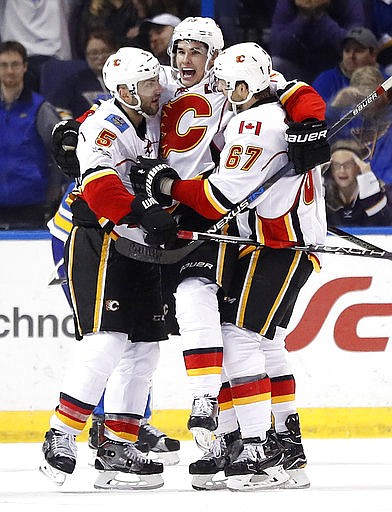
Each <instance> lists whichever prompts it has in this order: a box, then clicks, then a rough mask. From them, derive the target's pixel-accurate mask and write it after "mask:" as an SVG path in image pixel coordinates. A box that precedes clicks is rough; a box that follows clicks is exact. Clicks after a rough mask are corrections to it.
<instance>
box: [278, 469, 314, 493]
mask: <svg viewBox="0 0 392 512" xmlns="http://www.w3.org/2000/svg"><path fill="white" fill-rule="evenodd" d="M286 472H287V473H288V475H289V477H290V478H289V480H287V481H286V482H284V483H283V484H282V485H281V488H282V489H308V488H309V487H310V481H309V478H308V476H307V474H306V473H305V470H304V469H286Z"/></svg>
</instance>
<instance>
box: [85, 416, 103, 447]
mask: <svg viewBox="0 0 392 512" xmlns="http://www.w3.org/2000/svg"><path fill="white" fill-rule="evenodd" d="M104 423H105V416H104V415H103V414H102V415H101V414H92V416H91V428H90V430H89V431H88V447H89V448H91V450H95V452H96V451H97V450H98V446H99V444H100V443H101V442H102V441H103V438H104Z"/></svg>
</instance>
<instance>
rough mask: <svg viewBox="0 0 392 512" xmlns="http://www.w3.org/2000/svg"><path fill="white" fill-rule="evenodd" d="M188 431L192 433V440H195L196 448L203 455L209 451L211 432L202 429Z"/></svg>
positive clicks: (196, 428) (193, 428)
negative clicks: (201, 451)
mask: <svg viewBox="0 0 392 512" xmlns="http://www.w3.org/2000/svg"><path fill="white" fill-rule="evenodd" d="M189 430H190V431H191V432H192V435H193V438H194V439H195V442H196V444H197V446H198V448H200V450H203V452H205V453H207V452H208V451H210V448H211V445H212V440H213V439H212V438H213V434H212V432H211V430H207V429H206V428H202V427H192V428H190V429H189Z"/></svg>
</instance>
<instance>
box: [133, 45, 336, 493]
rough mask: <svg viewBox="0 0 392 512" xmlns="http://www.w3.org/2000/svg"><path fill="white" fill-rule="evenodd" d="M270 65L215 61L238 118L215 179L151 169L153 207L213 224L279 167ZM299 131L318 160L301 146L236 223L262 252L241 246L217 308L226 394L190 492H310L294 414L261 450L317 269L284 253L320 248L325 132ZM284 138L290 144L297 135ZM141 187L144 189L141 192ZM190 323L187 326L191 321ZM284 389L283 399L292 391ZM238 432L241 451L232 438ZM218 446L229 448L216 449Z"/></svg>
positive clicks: (282, 146) (281, 149)
mask: <svg viewBox="0 0 392 512" xmlns="http://www.w3.org/2000/svg"><path fill="white" fill-rule="evenodd" d="M270 63H271V61H270V58H269V56H268V55H267V54H266V52H264V50H263V49H262V48H260V47H259V46H258V45H257V44H254V43H243V44H240V45H235V46H233V47H231V48H229V49H227V50H225V51H223V52H222V53H221V54H220V55H219V56H218V57H217V58H216V60H215V64H214V71H215V74H216V76H217V78H218V79H219V89H220V90H221V91H222V92H223V93H224V95H225V96H226V97H227V99H228V101H229V103H230V105H231V106H232V108H233V110H234V112H235V113H236V114H237V115H236V116H235V117H233V118H232V119H231V120H230V122H229V124H228V126H227V128H226V132H225V145H224V148H223V150H222V153H221V156H220V164H219V168H218V171H217V172H216V173H214V174H211V176H209V177H208V178H207V179H204V180H183V181H181V180H173V179H172V177H170V173H172V170H170V171H168V175H167V176H166V172H165V169H161V170H160V171H159V172H157V169H156V168H155V169H154V168H153V169H151V168H150V170H148V171H146V172H145V173H144V175H142V176H143V180H145V181H148V182H149V190H150V191H151V192H152V194H153V196H154V197H155V198H156V199H157V200H160V199H162V196H164V197H165V196H170V197H172V198H174V199H175V200H176V201H179V202H181V203H183V204H186V205H188V206H189V207H191V208H192V209H194V210H195V211H197V212H198V213H199V214H200V215H202V216H203V217H205V218H207V219H211V220H212V219H213V220H217V219H219V218H220V217H221V216H222V215H224V214H225V213H227V212H228V211H230V210H231V209H232V208H233V207H234V206H235V205H236V204H237V203H239V202H240V201H241V200H242V199H243V198H244V197H246V196H247V195H249V194H250V193H251V192H252V191H253V190H254V189H256V188H257V187H258V186H260V185H261V184H262V183H263V182H264V181H266V180H267V179H268V178H269V177H271V176H272V175H274V174H275V173H276V172H277V171H278V170H279V169H280V168H281V167H282V166H283V165H284V164H286V163H287V152H288V145H287V141H286V139H285V136H286V131H287V123H286V121H285V118H286V113H285V111H284V110H283V108H282V106H281V105H280V104H279V103H278V102H277V101H276V97H275V96H273V95H272V94H271V90H270ZM293 128H294V130H293V132H296V131H297V130H298V126H297V125H294V127H293ZM300 128H302V134H303V135H304V136H303V137H302V140H307V139H308V138H310V139H311V140H312V139H315V138H317V139H318V140H319V141H320V144H319V145H318V146H317V156H316V155H314V154H313V155H312V152H313V149H314V147H313V148H312V147H311V146H306V144H303V147H302V161H300V160H301V159H300V158H298V155H299V153H300V152H301V149H300V150H299V151H298V152H297V153H296V155H294V156H296V158H295V160H296V161H295V164H296V173H295V174H294V175H291V176H286V177H283V178H281V179H280V180H279V181H277V183H275V185H274V186H272V187H271V188H270V189H269V190H268V191H267V192H266V193H265V194H263V195H262V196H261V199H260V203H259V204H258V205H257V206H256V207H255V208H254V209H252V210H251V211H250V212H247V213H246V214H241V215H240V216H239V217H238V220H237V223H236V224H237V228H238V232H239V234H240V236H243V237H250V238H252V239H254V240H258V241H261V242H262V243H263V244H265V245H266V248H265V249H263V250H261V251H255V250H254V248H252V247H251V246H243V247H241V250H240V254H239V258H238V260H237V261H236V263H235V269H234V271H233V273H232V276H233V277H232V280H231V283H230V287H229V289H228V293H227V296H226V300H223V301H222V305H221V314H222V320H223V325H222V335H223V347H224V350H223V368H224V372H225V374H226V376H227V382H228V385H226V386H223V387H222V390H221V394H220V403H221V404H222V410H221V414H220V418H219V426H218V430H217V431H216V433H217V434H218V438H217V440H216V441H215V443H216V444H217V445H218V447H217V448H215V449H212V450H211V452H209V453H207V454H206V455H205V456H204V457H203V458H202V459H201V460H200V461H197V462H196V463H194V464H193V465H191V467H190V471H191V473H192V474H194V475H195V477H194V480H193V485H194V486H195V487H197V488H205V489H208V488H214V484H213V483H211V482H212V478H213V475H214V474H215V473H217V472H218V471H219V470H221V469H224V471H225V474H226V476H227V477H228V483H227V485H228V487H229V488H232V489H236V490H250V489H258V488H271V487H276V486H281V485H283V486H285V485H286V482H290V480H291V479H293V480H294V486H296V487H306V486H308V485H309V481H308V479H307V477H306V475H305V474H304V473H303V471H302V469H301V468H302V466H303V465H304V464H305V462H306V459H305V457H304V454H303V450H302V444H301V437H300V429H299V421H298V415H297V414H295V413H293V414H290V415H288V416H287V415H286V417H285V421H284V422H283V429H284V430H283V429H282V425H281V423H282V416H279V414H278V415H277V416H278V423H279V425H277V424H276V427H277V430H278V433H277V445H279V446H280V447H283V455H282V453H281V452H280V450H279V449H277V450H272V449H271V443H268V442H267V432H268V430H269V429H270V427H271V378H270V377H274V375H277V374H278V372H281V374H282V375H288V374H290V373H291V372H290V371H289V365H288V361H287V353H286V349H285V345H284V340H285V331H286V328H287V325H288V322H289V320H290V317H291V313H292V310H293V307H294V304H295V301H296V299H297V296H298V293H299V291H300V289H301V288H302V286H303V285H304V284H305V282H306V281H307V279H308V277H309V275H310V274H311V272H312V270H313V268H316V269H318V268H319V266H320V262H319V261H318V258H317V257H316V255H314V254H304V253H300V252H295V251H292V250H289V249H287V247H289V246H291V245H293V244H295V243H300V244H301V245H302V244H308V243H314V244H322V243H324V239H325V236H326V221H325V204H324V200H323V195H322V182H321V173H320V169H319V168H313V165H312V161H313V160H314V159H316V160H318V162H319V163H321V162H323V161H327V160H328V159H329V146H328V143H327V141H326V130H325V124H324V123H320V122H309V123H307V124H303V125H301V127H300ZM289 133H290V129H289ZM312 134H314V135H312ZM323 134H324V135H323ZM309 135H310V137H309ZM291 138H292V139H293V138H294V139H295V141H298V137H297V136H296V134H295V136H294V137H291ZM309 149H310V152H309V151H307V150H309ZM132 175H133V176H135V178H134V181H135V186H137V181H138V179H140V176H141V175H140V174H137V173H136V172H134V171H133V172H132ZM139 184H140V183H139ZM140 188H141V189H142V190H143V189H144V187H143V185H142V184H140ZM166 200H167V198H166ZM205 245H206V247H207V248H208V247H211V245H212V244H205ZM197 316H198V318H197V319H195V322H194V324H195V323H197V322H199V318H200V312H199V314H198V315H197ZM191 328H192V325H191V324H189V329H191ZM195 328H196V327H195ZM287 389H288V392H290V391H289V390H291V387H289V388H287ZM238 425H239V428H240V431H241V435H242V441H243V444H241V443H240V442H239V440H238V435H237V434H236V430H237V428H238ZM221 444H226V445H227V444H229V446H226V447H224V449H222V447H221ZM294 462H295V464H294ZM283 464H285V467H286V469H288V471H289V473H286V471H285V470H284V468H283ZM290 477H291V478H290ZM288 485H289V486H291V485H290V483H289V484H288Z"/></svg>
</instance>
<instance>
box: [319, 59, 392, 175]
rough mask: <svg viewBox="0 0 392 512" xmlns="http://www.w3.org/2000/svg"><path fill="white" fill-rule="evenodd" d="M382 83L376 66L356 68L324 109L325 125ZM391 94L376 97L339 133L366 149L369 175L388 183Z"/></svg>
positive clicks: (391, 142)
mask: <svg viewBox="0 0 392 512" xmlns="http://www.w3.org/2000/svg"><path fill="white" fill-rule="evenodd" d="M383 81H384V76H383V74H382V73H381V71H380V70H379V69H378V67H377V66H363V67H361V68H358V69H356V70H355V71H354V72H353V74H352V76H351V80H350V84H349V87H345V88H343V89H342V90H341V91H339V93H338V94H337V95H336V97H335V98H334V99H333V101H332V102H331V104H330V105H328V106H327V113H326V118H327V123H328V125H329V126H331V125H332V124H333V123H334V122H335V121H337V120H338V119H339V118H340V117H342V116H343V115H344V113H345V112H346V111H348V110H351V109H352V108H353V107H355V105H357V104H358V103H359V102H360V101H361V100H362V99H364V98H365V97H366V96H368V95H369V94H370V93H371V92H373V91H374V90H375V89H377V87H378V86H379V85H380V84H381V83H382V82H383ZM390 103H391V94H390V93H386V94H383V95H382V96H380V97H378V98H377V100H376V101H374V102H373V103H372V104H371V105H369V107H368V108H366V109H364V110H363V111H362V113H361V115H360V116H357V117H356V118H355V119H354V120H353V121H351V122H350V123H349V124H348V125H347V126H346V127H345V128H343V130H342V131H341V132H340V136H341V137H342V138H343V137H346V138H352V137H355V138H356V139H358V141H359V142H360V144H361V145H364V146H366V147H367V148H368V151H369V159H370V164H371V167H372V170H373V172H374V173H375V175H376V176H377V178H378V179H380V180H382V181H383V182H384V183H388V184H392V166H391V162H392V107H391V105H390Z"/></svg>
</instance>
